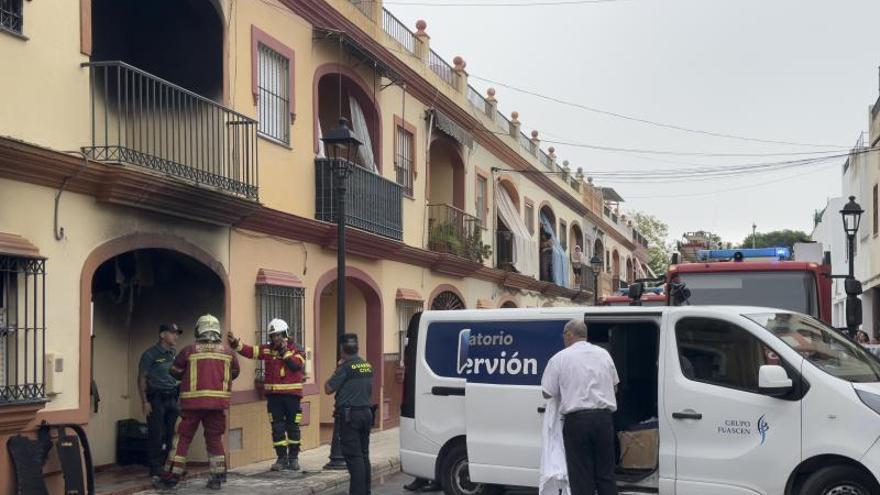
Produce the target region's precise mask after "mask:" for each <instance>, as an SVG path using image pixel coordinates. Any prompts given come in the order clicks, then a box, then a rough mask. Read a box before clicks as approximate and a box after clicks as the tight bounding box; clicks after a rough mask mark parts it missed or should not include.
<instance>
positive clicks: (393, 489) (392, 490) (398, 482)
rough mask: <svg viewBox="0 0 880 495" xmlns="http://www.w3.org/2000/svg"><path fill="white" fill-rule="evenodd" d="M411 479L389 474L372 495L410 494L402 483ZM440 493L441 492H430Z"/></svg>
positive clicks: (520, 494) (511, 494)
mask: <svg viewBox="0 0 880 495" xmlns="http://www.w3.org/2000/svg"><path fill="white" fill-rule="evenodd" d="M410 481H412V477H411V476H407V475H405V474H396V475H394V476H390V477H388V478H385V479H384V480H382V482H381V484H380V485H378V486H376V485H374V487H373V495H404V494H407V495H411V494H412V493H413V492H409V491H406V490H404V489H403V485H405V484H407V483H409V482H410ZM431 493H437V494H442V493H443V492H431ZM536 493H538V492H537V490H509V491H506V492H505V495H531V494H536Z"/></svg>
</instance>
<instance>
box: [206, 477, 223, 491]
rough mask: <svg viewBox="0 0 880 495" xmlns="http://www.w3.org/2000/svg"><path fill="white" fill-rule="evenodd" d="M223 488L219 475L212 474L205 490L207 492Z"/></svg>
mask: <svg viewBox="0 0 880 495" xmlns="http://www.w3.org/2000/svg"><path fill="white" fill-rule="evenodd" d="M222 487H223V484H222V482H221V481H220V475H219V474H212V475H211V477H210V478H208V484H207V488H208V490H219V489H220V488H222Z"/></svg>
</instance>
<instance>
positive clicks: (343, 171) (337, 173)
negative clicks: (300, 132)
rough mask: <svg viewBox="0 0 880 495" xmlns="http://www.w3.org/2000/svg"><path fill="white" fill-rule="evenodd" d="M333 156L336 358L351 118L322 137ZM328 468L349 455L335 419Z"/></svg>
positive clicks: (353, 142)
mask: <svg viewBox="0 0 880 495" xmlns="http://www.w3.org/2000/svg"><path fill="white" fill-rule="evenodd" d="M321 141H323V142H324V147H325V148H326V149H327V156H328V158H330V167H331V169H332V170H333V186H334V189H335V191H334V193H335V195H336V197H335V199H336V360H337V361H338V360H339V344H340V342H341V341H342V335H343V334H344V333H345V224H346V215H345V195H346V192H347V189H348V188H347V186H348V184H347V182H348V177H349V176H350V175H351V174H352V172H353V170H354V167H355V166H356V165H355V164H354V163H353V162H352V159H353V158H355V157H356V156H357V151H358V148H359V147H360V146H361V144H362V143H361V141H360V140H359V139H358V138H357V137H356V136H355V134H354V133H353V132H352V130H351V129H350V128H349V127H348V120H346V119H344V118H340V119H339V127H337V128H336V129H333V130H332V131H330V132H328V133H327V135H326V136H324V137H323V138H321ZM324 469H339V470H341V469H345V458H344V457H343V456H342V446H341V443H340V438H339V425H338V422H337V421H334V422H333V436H332V439H331V442H330V462H328V463H327V464H326V465H325V466H324Z"/></svg>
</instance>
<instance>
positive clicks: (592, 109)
mask: <svg viewBox="0 0 880 495" xmlns="http://www.w3.org/2000/svg"><path fill="white" fill-rule="evenodd" d="M468 77H470V78H473V79H478V80H480V81H483V82H487V83H490V84H494V85H497V86H501V87H503V88H507V89H510V90H513V91H516V92H518V93H523V94H526V95H530V96H534V97H536V98H541V99H543V100H547V101H552V102H554V103H558V104H560V105H565V106H569V107H574V108H579V109H581V110H585V111H588V112H592V113H598V114H601V115H606V116H609V117H615V118H619V119H623V120H628V121H631V122H638V123H641V124H646V125H651V126H655V127H662V128H664V129H672V130H675V131H681V132H688V133H692V134H702V135H705V136H713V137H719V138H725V139H736V140H740V141H751V142H756V143H765V144H782V145H787V146H806V147H811V148H836V149H846V148H847V147H846V146H839V145H827V144H814V143H800V142H793V141H780V140H775V139H763V138H757V137H752V136H740V135H736V134H727V133H722V132H715V131H706V130H701V129H694V128H690V127H684V126H680V125H675V124H668V123H665V122H658V121H654V120H648V119H642V118H639V117H633V116H631V115H625V114H622V113H618V112H612V111H610V110H603V109H600V108H596V107H591V106H587V105H583V104H581V103H576V102H572V101H567V100H563V99H561V98H556V97H553V96H547V95H546V94H541V93H538V92H536V91H531V90H528V89H523V88H518V87H516V86H512V85H510V84H506V83H503V82H500V81H496V80H493V79H489V78H485V77H481V76H478V75H476V74H472V73H469V74H468Z"/></svg>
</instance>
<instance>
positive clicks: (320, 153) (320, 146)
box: [318, 119, 327, 158]
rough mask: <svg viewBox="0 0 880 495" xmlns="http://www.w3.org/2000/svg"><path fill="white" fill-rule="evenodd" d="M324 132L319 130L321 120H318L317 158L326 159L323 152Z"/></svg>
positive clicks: (325, 154)
mask: <svg viewBox="0 0 880 495" xmlns="http://www.w3.org/2000/svg"><path fill="white" fill-rule="evenodd" d="M322 139H324V132H323V131H322V130H321V120H320V119H319V120H318V158H327V152H326V151H325V150H324V141H322Z"/></svg>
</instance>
